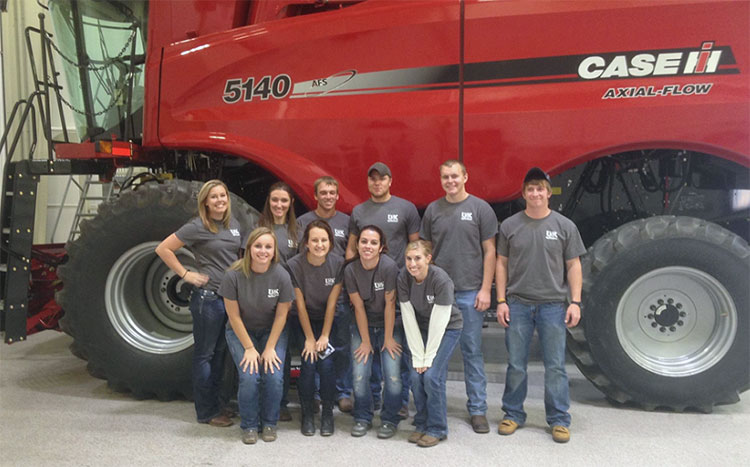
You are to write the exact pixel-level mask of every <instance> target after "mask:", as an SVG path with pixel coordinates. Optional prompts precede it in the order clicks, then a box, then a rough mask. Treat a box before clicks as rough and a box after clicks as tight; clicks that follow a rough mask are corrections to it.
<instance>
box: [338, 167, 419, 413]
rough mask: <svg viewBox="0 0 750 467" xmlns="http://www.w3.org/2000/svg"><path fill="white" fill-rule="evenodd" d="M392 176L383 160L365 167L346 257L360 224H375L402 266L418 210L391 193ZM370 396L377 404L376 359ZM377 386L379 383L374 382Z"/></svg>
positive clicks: (415, 235)
mask: <svg viewBox="0 0 750 467" xmlns="http://www.w3.org/2000/svg"><path fill="white" fill-rule="evenodd" d="M392 182H393V178H392V175H391V169H390V168H388V166H387V165H385V164H384V163H382V162H376V163H374V164H372V165H371V166H370V168H369V169H368V170H367V189H368V191H369V192H370V199H368V200H367V201H365V202H364V203H361V204H358V205H357V206H355V207H354V209H353V210H352V216H351V217H350V218H349V244H348V245H347V247H346V259H349V258H353V257H354V256H355V255H356V254H357V237H358V236H359V232H360V231H361V230H362V228H363V227H365V226H368V225H376V226H378V227H380V229H381V230H382V231H383V233H384V234H385V239H386V242H385V243H386V244H387V245H388V256H390V257H391V259H393V260H394V261H395V262H396V265H398V267H399V269H404V251H406V245H407V244H408V243H409V242H413V241H415V240H419V213H418V212H417V207H416V206H414V203H412V202H411V201H407V200H405V199H402V198H399V197H398V196H394V195H391V183H392ZM406 354H407V352H404V353H403V354H402V372H401V380H402V382H403V394H402V396H403V403H404V407H402V409H401V411H400V412H399V415H401V416H403V417H406V416H408V414H409V411H408V410H409V409H408V405H409V365H408V359H407V356H406ZM373 363H374V364H373V368H372V374H373V394H374V395H375V396H373V399H375V402H376V404H377V403H378V402H379V399H378V397H377V395H378V394H380V390H378V388H376V387H374V385H375V382H374V381H375V380H378V381H379V380H380V379H381V378H382V376H381V373H380V368H379V366H378V362H377V361H375V362H373ZM377 385H378V386H379V385H380V383H377Z"/></svg>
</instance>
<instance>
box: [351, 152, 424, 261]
mask: <svg viewBox="0 0 750 467" xmlns="http://www.w3.org/2000/svg"><path fill="white" fill-rule="evenodd" d="M392 182H393V180H392V178H391V169H389V168H388V166H387V165H385V164H383V163H382V162H376V163H374V164H372V166H371V167H370V169H369V170H368V171H367V189H368V190H369V191H370V199H368V200H367V201H365V202H364V203H361V204H358V205H357V206H355V207H354V210H352V216H351V218H350V219H349V244H348V245H347V247H346V258H347V259H349V258H353V257H354V256H355V255H356V253H357V236H358V235H359V232H360V231H361V230H362V227H364V226H366V225H377V226H378V227H380V229H381V230H382V231H383V232H384V233H385V238H386V243H387V245H388V256H390V257H391V259H393V260H394V261H395V262H396V264H397V265H398V267H399V268H400V269H403V268H404V250H406V244H407V243H409V242H413V241H414V240H419V213H418V212H417V208H416V206H414V204H413V203H412V202H411V201H407V200H405V199H403V198H399V197H398V196H394V195H392V194H391V183H392Z"/></svg>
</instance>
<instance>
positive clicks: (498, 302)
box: [497, 298, 505, 305]
mask: <svg viewBox="0 0 750 467" xmlns="http://www.w3.org/2000/svg"><path fill="white" fill-rule="evenodd" d="M503 303H505V299H504V298H501V299H500V300H498V301H497V304H498V305H501V304H503Z"/></svg>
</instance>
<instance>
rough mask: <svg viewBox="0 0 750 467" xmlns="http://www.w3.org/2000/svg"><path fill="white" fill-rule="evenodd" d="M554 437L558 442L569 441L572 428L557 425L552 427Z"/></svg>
mask: <svg viewBox="0 0 750 467" xmlns="http://www.w3.org/2000/svg"><path fill="white" fill-rule="evenodd" d="M552 439H553V440H554V441H555V442H556V443H567V442H568V441H570V430H569V429H568V427H565V426H562V425H555V426H553V427H552Z"/></svg>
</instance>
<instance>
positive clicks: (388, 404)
mask: <svg viewBox="0 0 750 467" xmlns="http://www.w3.org/2000/svg"><path fill="white" fill-rule="evenodd" d="M368 330H369V334H370V345H371V346H372V349H373V351H374V353H373V354H372V355H370V356H369V357H368V358H367V362H363V363H360V362H357V360H356V359H355V357H354V356H353V355H354V351H355V350H356V349H358V348H359V346H360V344H362V337H361V336H360V334H359V330H358V329H357V328H356V327H352V333H351V342H352V346H351V353H352V366H353V371H352V373H353V376H354V414H353V415H354V420H355V421H361V422H367V423H369V422H372V416H373V405H372V404H373V402H372V389H371V387H370V376H371V373H372V365H373V361H374V360H377V361H379V362H380V363H381V368H382V369H383V372H384V376H385V404H384V405H383V411H382V412H381V413H380V420H381V421H383V422H391V423H393V424H394V425H396V426H398V423H399V421H401V419H400V418H399V416H398V411H399V409H401V357H400V356H397V357H396V358H393V357H391V354H390V353H388V351H383V352H381V351H380V349H381V348H382V347H383V343H384V342H385V328H380V327H370V328H368ZM393 339H394V340H395V341H396V342H398V343H399V344H401V345H403V343H404V338H403V334H402V332H401V328H400V327H394V329H393Z"/></svg>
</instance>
